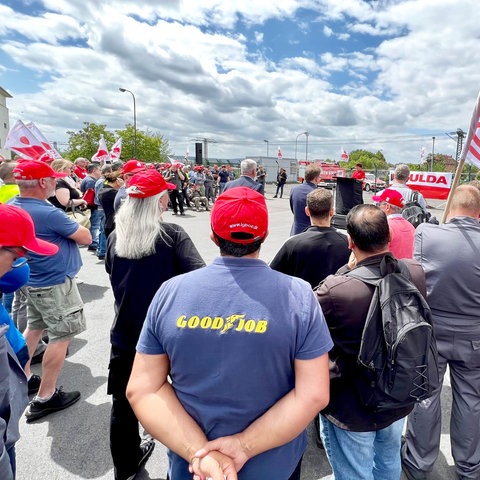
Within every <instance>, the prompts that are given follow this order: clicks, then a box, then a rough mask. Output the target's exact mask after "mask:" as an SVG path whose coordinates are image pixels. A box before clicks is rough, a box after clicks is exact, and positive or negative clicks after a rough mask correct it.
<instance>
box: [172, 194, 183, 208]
mask: <svg viewBox="0 0 480 480" xmlns="http://www.w3.org/2000/svg"><path fill="white" fill-rule="evenodd" d="M170 202H171V203H172V208H173V212H174V213H177V212H178V209H180V213H183V195H182V192H181V191H179V190H171V191H170Z"/></svg>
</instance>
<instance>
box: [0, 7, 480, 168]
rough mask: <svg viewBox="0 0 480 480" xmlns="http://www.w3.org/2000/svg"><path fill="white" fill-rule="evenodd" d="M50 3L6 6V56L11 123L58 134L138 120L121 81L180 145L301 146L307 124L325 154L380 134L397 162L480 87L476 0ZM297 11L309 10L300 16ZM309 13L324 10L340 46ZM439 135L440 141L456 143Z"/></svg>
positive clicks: (457, 116)
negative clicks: (281, 42) (37, 9)
mask: <svg viewBox="0 0 480 480" xmlns="http://www.w3.org/2000/svg"><path fill="white" fill-rule="evenodd" d="M44 4H45V5H46V6H47V7H48V10H50V11H49V12H48V13H45V12H44V13H40V14H36V15H28V14H25V13H23V14H22V13H18V12H15V11H13V10H11V9H8V7H5V6H1V5H0V38H1V43H0V55H4V56H5V58H6V59H8V60H9V66H3V67H0V85H1V86H2V87H3V88H6V89H7V90H8V91H9V92H10V93H12V95H13V96H14V98H13V99H9V100H8V106H9V108H10V111H11V116H12V119H16V118H18V117H22V118H24V119H25V120H30V119H31V120H34V121H35V123H37V124H38V125H39V126H41V127H42V129H43V130H44V131H45V132H46V134H47V135H48V136H49V138H50V139H53V140H58V141H62V140H64V139H65V138H66V134H65V132H66V130H78V129H80V128H82V125H83V122H84V121H93V122H98V123H105V124H107V125H108V127H109V128H111V129H116V128H122V127H123V126H124V125H125V124H126V123H128V122H131V118H132V117H131V115H132V108H131V99H130V98H129V96H128V95H125V94H121V93H120V92H119V91H118V87H120V86H122V87H125V88H128V89H129V90H132V91H133V92H134V93H135V96H136V101H137V123H138V126H139V128H142V129H143V128H149V129H152V130H156V131H159V132H160V133H162V134H164V135H165V136H166V137H167V138H169V139H170V141H171V145H172V147H173V149H174V150H178V149H179V148H180V147H179V146H180V145H181V149H182V150H184V149H185V144H186V143H187V142H188V140H189V139H190V138H194V137H196V136H202V137H203V136H206V137H210V138H215V139H216V140H218V142H219V143H218V144H215V146H214V147H212V150H211V152H210V153H211V155H213V156H219V157H223V156H224V157H228V156H243V155H252V154H256V151H255V149H256V148H258V151H263V150H264V145H263V139H264V138H269V140H270V141H271V142H272V144H273V143H283V145H284V146H282V151H283V152H284V156H289V155H292V156H293V144H294V140H295V136H296V134H298V133H299V132H301V131H306V130H308V131H309V132H310V139H309V142H310V143H311V147H310V148H311V151H312V155H316V156H318V157H321V158H324V157H326V156H328V155H331V156H333V155H334V154H333V152H334V151H335V152H337V151H338V146H337V145H335V146H333V144H334V143H335V142H340V143H344V144H345V147H346V148H347V147H348V149H349V150H351V146H353V145H355V141H356V142H357V144H358V145H360V144H361V145H362V147H363V148H364V147H365V144H362V143H361V142H362V139H372V138H377V139H378V141H377V142H376V143H378V144H380V143H382V144H383V145H384V152H385V154H386V155H387V154H390V155H392V161H394V160H395V159H398V157H399V156H400V155H408V152H409V151H411V155H412V156H413V155H415V159H417V157H418V150H419V147H418V145H417V144H416V142H413V143H412V144H408V145H403V144H401V143H400V142H393V141H392V142H390V143H389V138H392V136H393V135H396V136H398V135H399V134H406V133H409V132H412V131H426V132H427V138H428V131H433V132H440V133H441V132H442V131H454V130H456V128H458V127H461V128H464V129H465V128H466V126H467V125H468V123H469V121H470V118H469V116H470V114H471V110H472V107H473V102H474V100H475V98H476V95H477V93H478V88H479V85H480V81H479V80H480V76H479V74H478V73H477V70H478V66H477V65H476V64H475V62H474V61H473V60H474V58H475V56H474V54H475V52H478V51H479V50H480V48H479V47H480V45H479V44H480V40H479V37H478V22H477V6H476V2H475V3H474V2H473V0H457V1H453V0H422V1H421V2H418V1H413V0H408V1H382V2H380V1H379V2H367V1H360V0H345V1H342V2H338V1H337V0H300V1H298V0H297V1H294V0H279V1H276V2H269V3H268V2H267V3H266V2H258V1H257V0H248V1H244V2H237V1H235V2H234V1H233V0H231V1H226V0H225V1H220V0H206V1H204V2H201V5H198V2H197V1H194V0H184V1H179V0H178V1H173V0H171V1H165V0H155V1H150V2H144V3H142V4H140V5H139V4H138V3H137V2H133V1H126V0H125V1H120V0H104V1H102V2H92V1H91V0H47V1H44ZM299 8H302V11H306V10H308V9H309V8H310V9H313V12H312V13H313V16H311V17H308V18H307V17H305V16H301V17H298V16H296V15H298V9H299ZM311 18H314V19H315V20H311ZM309 19H310V21H311V22H315V23H317V22H321V23H320V25H321V26H320V37H321V38H322V41H323V42H327V39H328V45H329V51H324V50H321V48H322V42H319V41H318V39H317V38H314V37H313V35H312V31H313V23H309ZM267 20H269V22H268V25H269V28H272V27H271V23H272V22H273V21H281V22H282V28H284V27H285V28H286V30H285V34H286V38H285V43H286V44H288V45H289V46H290V48H291V51H288V52H281V51H274V49H275V45H274V44H270V46H269V47H268V48H267V47H266V42H267V41H268V40H269V39H270V38H271V35H272V32H271V31H270V30H268V29H266V28H265V22H266V21H267ZM290 21H292V23H288V22H290ZM440 26H441V28H440ZM322 34H323V37H322ZM252 44H253V45H255V50H249V48H250V47H249V45H252ZM292 52H294V53H292ZM11 65H14V66H15V67H18V71H19V72H21V73H18V74H17V75H19V76H22V75H26V74H27V75H29V77H30V80H32V79H33V80H35V81H37V84H38V89H37V91H34V90H33V91H32V88H29V89H28V91H29V92H30V93H28V94H27V93H22V90H21V88H20V86H19V85H20V83H21V81H22V80H23V79H22V78H20V77H18V81H17V80H12V78H14V77H12V71H13V70H14V69H15V68H12V67H11ZM5 79H7V80H8V82H7V84H6V83H5V81H6V80H5ZM440 137H441V135H440V136H439V140H438V151H441V149H442V146H443V145H445V149H447V148H448V145H450V143H452V142H451V140H449V139H448V138H447V139H446V140H445V143H442V142H443V140H441V139H440ZM348 139H352V140H351V142H350V145H349V141H348ZM257 140H258V142H259V143H258V146H255V145H254V144H253V143H254V142H256V141H257ZM222 141H224V142H227V141H228V142H232V141H244V142H245V145H248V144H251V146H250V147H248V146H245V148H244V149H243V150H239V148H238V147H235V148H233V149H232V147H230V146H229V144H227V143H222ZM328 142H331V143H330V144H329V143H328ZM418 142H419V144H420V146H421V144H422V143H425V141H424V140H422V139H419V140H418ZM387 158H388V155H387Z"/></svg>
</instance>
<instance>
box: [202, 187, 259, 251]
mask: <svg viewBox="0 0 480 480" xmlns="http://www.w3.org/2000/svg"><path fill="white" fill-rule="evenodd" d="M211 226H212V230H213V232H214V233H215V234H216V235H217V236H219V237H220V238H223V239H224V240H229V241H230V242H234V243H241V244H248V243H253V242H255V241H257V240H260V239H262V238H264V237H265V235H266V234H267V231H268V210H267V205H266V203H265V198H264V197H263V195H261V194H260V193H258V192H257V191H255V190H253V189H251V188H248V187H236V188H231V189H230V190H227V191H226V192H223V193H222V194H221V195H220V196H219V197H218V198H217V200H216V201H215V203H214V205H213V209H212V216H211Z"/></svg>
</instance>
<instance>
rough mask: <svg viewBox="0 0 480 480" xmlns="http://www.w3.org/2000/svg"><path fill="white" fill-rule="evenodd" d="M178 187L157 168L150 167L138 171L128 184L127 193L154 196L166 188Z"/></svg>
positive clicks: (144, 196) (139, 196)
mask: <svg viewBox="0 0 480 480" xmlns="http://www.w3.org/2000/svg"><path fill="white" fill-rule="evenodd" d="M176 188H177V187H176V186H175V185H174V184H173V183H168V182H166V181H165V179H164V178H163V175H162V174H161V173H159V172H157V170H153V169H151V168H149V169H148V170H143V171H142V172H139V173H136V174H135V175H134V176H133V177H132V178H131V179H130V183H129V184H128V188H127V193H128V195H129V196H130V197H133V198H147V197H153V195H157V194H159V193H161V192H163V191H164V190H167V189H168V190H175V189H176Z"/></svg>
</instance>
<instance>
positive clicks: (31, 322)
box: [22, 277, 86, 343]
mask: <svg viewBox="0 0 480 480" xmlns="http://www.w3.org/2000/svg"><path fill="white" fill-rule="evenodd" d="M22 290H23V291H24V292H25V294H26V295H27V316H28V320H27V321H28V328H29V329H30V330H47V332H48V338H49V341H50V342H52V343H53V342H61V341H64V340H68V339H70V338H72V337H74V336H75V335H78V334H79V333H81V332H83V331H84V330H85V329H86V321H85V315H84V313H83V301H82V297H81V296H80V292H79V291H78V287H77V283H76V282H75V280H74V279H72V278H69V277H67V278H66V280H65V282H64V283H62V284H60V285H53V286H51V287H23V288H22Z"/></svg>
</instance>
